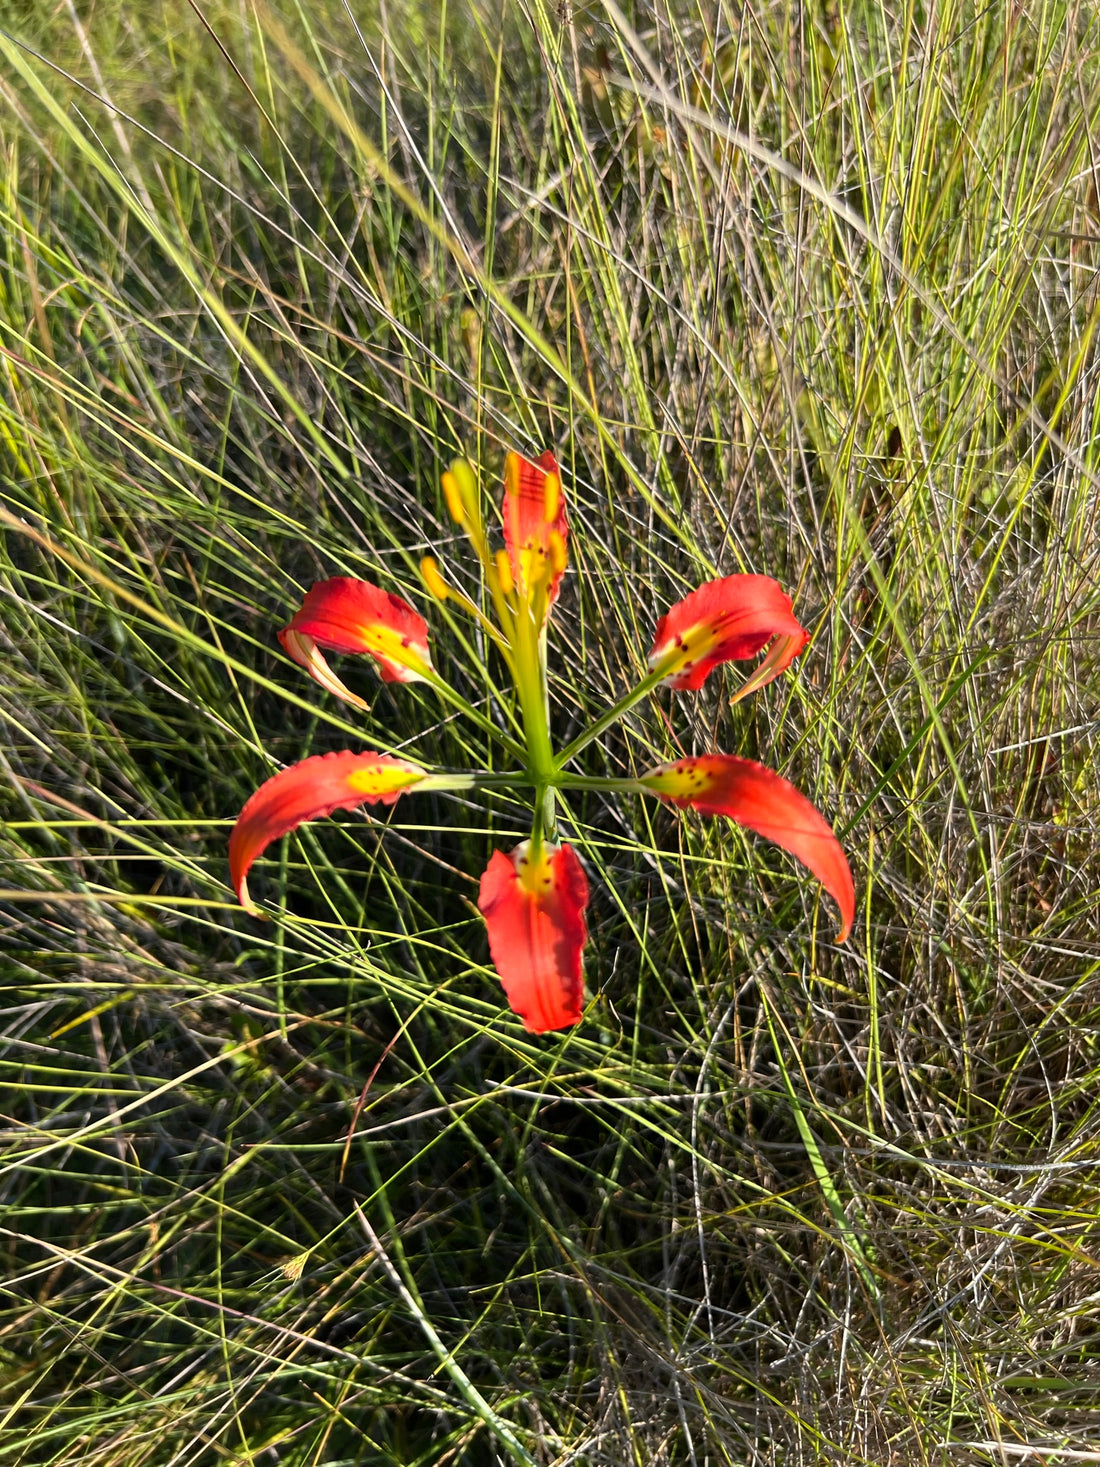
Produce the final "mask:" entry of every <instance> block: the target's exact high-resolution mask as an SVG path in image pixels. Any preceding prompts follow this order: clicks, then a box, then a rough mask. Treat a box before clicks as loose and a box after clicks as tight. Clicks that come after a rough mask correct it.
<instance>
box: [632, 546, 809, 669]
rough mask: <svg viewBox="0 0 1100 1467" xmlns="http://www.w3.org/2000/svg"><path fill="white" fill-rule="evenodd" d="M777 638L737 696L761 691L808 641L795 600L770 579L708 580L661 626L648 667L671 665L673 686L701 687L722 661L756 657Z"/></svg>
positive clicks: (764, 577)
mask: <svg viewBox="0 0 1100 1467" xmlns="http://www.w3.org/2000/svg"><path fill="white" fill-rule="evenodd" d="M773 637H774V638H775V639H776V640H775V645H774V646H773V647H772V649H771V651H770V652H769V653H768V656H767V657H766V658H765V659H764V662H763V663H762V664H761V666H760V667H759V668H758V669H757V672H756V673H755V674H754V675H753V676H752V677H751V678H750V679H749V682H748V683H747V684H746V685H745V687H743V688H742V689H741V690H740V692H739V693H738V695H737V696H738V698H741V697H744V695H745V694H746V693H747V692H752V691H755V689H757V688H762V687H763V686H764V684H765V683H769V682H771V680H772V678H775V677H778V676H779V674H780V673H781V672H783V670H784V669H785V668H787V667H789V666H790V664H791V663H792V662H793V661H794V659H795V658H796V657H797V656H798V654H799V653H800V652H801V651H802V649H803V647H805V645H806V643H807V642H808V641H809V640H810V635H809V633H808V632H807V631H806V630H805V628H804V627H802V626H800V624H799V622H798V621H797V619H796V618H795V615H794V613H793V612H792V610H791V598H790V597H789V596H788V595H787V594H786V592H785V591H784V590H783V589H782V587H781V586H780V584H779V582H778V581H773V580H772V578H771V577H770V576H749V575H736V576H726V577H725V578H724V579H723V580H720V581H705V582H704V583H703V585H701V586H700V587H699V589H698V590H697V591H693V592H692V593H691V595H690V596H685V597H684V599H683V600H682V601H677V603H676V605H675V606H673V607H672V608H671V609H670V610H669V611H667V612H665V614H664V616H662V617H661V620H660V621H659V622H658V623H657V631H656V634H655V636H654V638H653V649H652V651H651V652H650V654H649V665H650V667H651V668H653V669H654V670H656V669H657V668H658V667H661V666H664V665H666V664H667V666H668V676H667V677H666V678H665V679H664V681H665V682H666V683H667V685H668V686H669V687H670V688H685V689H691V690H694V689H696V688H701V687H702V686H703V684H704V682H706V680H707V676H708V674H709V673H710V671H711V669H712V668H714V667H717V666H718V664H719V663H720V662H730V661H733V660H740V659H741V658H745V657H755V656H756V654H757V653H758V652H759V651H760V649H761V648H762V647H764V646H765V645H766V644H767V643H768V642H770V641H771V640H772V638H773Z"/></svg>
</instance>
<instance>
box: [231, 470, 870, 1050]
mask: <svg viewBox="0 0 1100 1467" xmlns="http://www.w3.org/2000/svg"><path fill="white" fill-rule="evenodd" d="M504 486H505V488H504V499H503V504H502V509H501V527H502V531H503V539H504V546H503V548H502V549H498V550H495V551H494V550H493V549H492V547H491V545H490V535H489V532H488V531H487V530H486V527H485V524H484V521H483V518H482V512H481V496H480V491H479V488H478V483H477V479H476V476H475V475H474V471H473V469H472V468H471V467H470V465H469V464H467V463H465V462H464V461H462V460H459V461H458V462H456V463H455V464H453V465H452V466H451V469H450V470H449V471H448V472H447V473H446V474H444V476H443V493H444V498H445V500H446V503H447V507H448V510H449V511H450V514H451V516H452V518H453V519H454V520H455V522H456V523H457V524H458V525H460V526H462V528H463V529H464V530H465V532H466V535H467V537H468V539H469V540H470V543H471V545H472V546H473V548H474V551H475V552H476V554H477V556H478V559H479V561H480V562H481V568H482V575H483V579H484V583H485V588H486V595H487V601H488V603H489V604H488V606H479V605H477V604H476V603H475V602H474V601H472V600H471V599H470V598H469V597H468V596H466V595H465V594H464V593H463V592H461V591H459V590H458V589H457V588H455V587H454V586H452V585H450V584H449V583H448V582H447V581H446V580H445V578H444V576H443V574H442V572H441V571H440V569H439V566H438V565H437V564H436V562H435V561H434V560H432V559H430V558H426V559H425V560H423V561H422V562H421V567H420V570H421V577H422V579H423V581H424V584H425V586H426V588H427V590H428V591H429V592H430V594H431V595H432V596H433V597H434V598H435V599H436V600H438V601H445V600H450V601H452V602H453V603H454V604H455V605H456V606H457V607H459V608H460V609H461V610H463V611H464V612H466V613H467V614H468V615H470V616H471V617H473V618H474V619H476V620H477V622H478V623H479V624H480V625H481V627H482V628H483V630H484V631H485V632H487V633H488V635H489V637H490V638H491V639H492V641H493V643H494V644H495V645H496V647H497V648H498V650H499V651H500V653H501V655H502V656H503V658H504V660H505V662H506V663H507V665H508V668H509V671H510V672H511V674H512V677H513V679H514V683H515V691H516V702H517V704H518V711H519V714H520V718H521V721H522V726H523V732H524V743H523V746H522V748H517V745H516V744H515V743H513V742H512V741H511V740H510V739H508V738H505V737H503V736H501V735H500V734H499V730H498V729H497V726H496V725H495V724H494V723H493V722H492V721H491V720H490V719H488V718H487V717H486V716H485V714H484V713H483V712H481V711H480V710H477V709H475V708H473V707H471V706H470V705H468V704H466V703H465V701H464V700H463V699H462V698H461V697H460V696H459V694H457V693H456V692H455V691H454V690H453V689H451V688H450V686H449V685H448V684H447V683H446V682H444V680H443V679H442V678H441V677H440V676H439V674H438V672H437V671H436V669H435V668H434V666H433V664H432V660H431V656H430V653H429V647H428V628H427V623H426V622H425V620H424V618H423V617H422V616H421V615H420V613H419V612H418V611H416V610H415V609H414V608H413V607H412V606H410V605H409V604H408V602H406V601H403V600H402V599H401V598H400V597H398V596H395V595H393V594H392V593H390V592H386V591H384V590H382V589H381V587H378V586H374V585H371V584H370V583H369V582H366V581H360V580H356V579H354V578H352V577H347V576H338V577H334V578H333V579H331V580H327V581H321V582H319V583H318V584H316V585H315V586H314V587H313V588H312V590H310V592H309V593H308V595H307V596H306V598H305V601H304V602H303V604H302V607H301V609H300V610H299V611H298V612H297V613H296V615H295V616H294V617H293V618H292V619H291V621H290V622H289V624H288V625H287V626H286V627H285V628H284V629H283V630H282V631H281V632H280V633H279V637H280V641H281V642H282V645H283V647H284V649H285V650H286V652H287V653H288V654H289V655H290V656H291V657H292V658H293V659H294V661H295V662H298V663H299V664H300V665H301V666H302V667H304V668H305V669H306V671H307V672H308V673H309V674H310V676H311V677H313V678H314V679H316V681H317V682H318V683H320V685H321V686H322V687H324V688H325V689H327V690H328V691H329V692H331V693H333V694H335V695H336V696H337V697H339V698H343V699H344V700H345V701H347V702H350V703H352V704H353V705H355V706H357V707H361V708H365V707H366V706H367V705H366V703H365V702H364V701H363V699H361V698H360V697H358V695H356V694H354V693H352V692H351V691H350V690H349V689H348V688H346V687H345V686H344V684H343V683H342V682H341V681H340V679H339V678H338V677H337V676H336V674H335V673H334V672H333V670H332V669H331V668H330V667H329V665H328V663H327V662H326V661H325V659H324V657H323V656H322V652H321V649H324V650H326V651H337V652H359V653H364V654H365V655H366V656H368V657H370V658H371V659H373V661H374V662H375V664H376V665H377V668H378V671H379V673H380V675H381V676H382V678H383V679H384V680H385V681H387V682H413V681H421V682H426V683H429V684H430V685H431V686H432V687H434V688H435V689H436V691H437V692H438V693H439V694H440V695H441V696H443V697H444V698H446V699H447V700H448V701H450V702H451V703H452V704H454V705H456V706H458V707H461V708H463V709H464V710H465V711H466V712H467V713H468V714H469V715H470V716H471V717H474V718H476V719H477V721H478V722H479V723H480V724H481V725H482V727H483V728H485V729H487V730H488V731H489V732H492V733H494V734H496V735H497V736H498V737H502V738H503V741H504V742H505V744H506V745H507V747H508V748H509V750H510V751H512V752H518V753H519V754H520V755H521V756H522V759H523V763H524V767H523V769H522V770H517V771H516V772H515V773H513V774H487V773H484V774H478V773H472V772H471V773H457V774H456V773H446V772H433V771H430V770H427V769H425V768H423V767H422V766H421V765H418V764H413V763H410V762H409V761H407V760H404V759H398V758H395V757H393V756H391V755H388V754H385V753H375V752H364V753H359V754H356V753H353V752H350V751H346V750H345V751H342V752H339V753H333V754H324V755H318V756H314V757H313V758H310V759H305V760H303V761H302V762H301V763H300V764H295V765H293V766H292V767H290V768H289V769H284V770H283V771H282V772H281V773H279V774H276V775H275V776H274V777H273V778H271V779H269V780H268V781H267V783H266V784H264V785H262V786H261V787H260V788H259V789H258V790H257V791H256V793H255V794H254V795H253V796H252V798H251V799H250V800H249V801H248V803H247V804H246V805H245V807H244V809H243V810H242V811H241V814H240V816H239V818H238V820H237V823H236V825H235V827H234V829H233V833H232V835H231V837H230V843H229V854H230V870H231V875H232V879H233V885H234V887H235V889H236V891H237V894H238V896H239V898H240V900H241V902H242V903H243V904H244V905H245V906H246V907H248V908H249V909H250V910H254V908H252V906H251V903H250V900H249V896H248V886H247V877H248V872H249V869H250V868H251V866H252V863H253V862H254V861H255V860H256V859H257V858H258V857H259V856H260V855H261V854H262V852H263V851H264V850H265V849H266V848H267V846H268V845H269V844H270V843H271V842H272V841H273V840H276V839H277V838H278V837H279V836H282V835H286V834H287V833H288V832H290V831H292V830H294V829H295V828H296V827H297V826H298V825H300V824H302V822H303V821H306V820H313V819H317V818H319V817H321V816H325V815H331V814H333V813H334V812H335V811H337V810H351V809H356V808H358V807H360V806H362V805H365V804H371V803H381V804H385V805H391V804H393V802H394V801H395V800H396V799H397V798H398V796H399V795H401V794H403V793H405V792H406V791H410V790H415V789H421V790H423V789H437V790H439V789H443V790H446V789H471V788H477V787H495V788H501V787H514V786H521V787H527V788H532V789H533V791H534V798H533V821H532V828H531V835H530V837H529V838H528V839H527V840H525V841H522V842H521V843H520V844H519V845H518V846H516V847H515V848H514V849H513V850H512V851H510V852H507V853H506V852H504V851H494V852H493V854H492V857H491V859H490V861H489V865H488V867H487V868H486V870H485V872H484V874H483V876H482V878H481V884H480V889H479V896H478V907H479V910H480V911H481V914H482V916H483V917H484V919H485V925H486V928H487V931H488V938H489V952H490V955H491V957H492V960H493V963H494V965H495V967H496V970H497V973H498V975H499V977H500V980H501V983H502V984H503V987H504V991H505V994H506V996H507V998H508V1002H509V1004H510V1005H511V1007H512V1009H513V1010H514V1012H515V1013H516V1014H518V1015H519V1017H520V1018H521V1019H522V1021H523V1024H524V1027H525V1028H526V1029H528V1030H529V1031H530V1032H532V1033H536V1034H542V1033H547V1032H550V1031H552V1030H556V1029H564V1028H568V1027H569V1026H571V1025H573V1024H575V1023H576V1022H577V1021H578V1019H579V1018H580V1017H581V1012H582V1009H583V1002H584V980H583V973H582V955H583V950H584V945H585V942H586V939H587V925H586V920H585V912H586V908H587V905H588V882H587V879H586V877H585V874H584V869H583V867H582V866H581V863H580V860H579V859H578V857H577V854H576V852H575V851H574V850H573V848H572V847H571V846H570V845H568V844H567V843H565V842H559V841H557V839H556V835H555V828H554V827H555V792H556V790H557V789H559V788H560V787H561V786H563V785H565V784H573V785H577V784H580V785H582V786H583V787H585V788H600V787H606V788H608V789H615V790H619V791H623V790H635V791H637V792H638V793H642V794H650V795H655V796H657V798H658V799H661V800H663V801H664V802H665V803H666V804H669V805H673V806H675V807H677V808H680V809H693V810H695V811H697V812H698V813H700V814H703V815H724V816H726V817H727V818H729V819H731V820H734V821H736V822H737V823H738V824H739V825H742V826H744V827H745V828H746V829H747V830H752V831H754V832H755V833H756V834H758V835H761V836H763V837H765V838H766V839H768V840H771V841H774V842H775V843H776V844H777V845H780V846H782V847H783V848H784V849H785V850H787V851H789V852H790V853H791V854H792V855H793V856H795V857H797V859H798V860H800V861H801V862H802V863H803V865H805V866H806V867H808V869H809V870H810V871H812V872H813V874H814V875H815V876H816V877H817V878H818V880H819V881H820V882H821V883H822V885H823V886H824V887H825V889H826V891H828V892H829V893H830V895H831V896H832V897H833V898H834V899H835V901H836V902H837V905H838V906H839V908H840V916H841V929H840V933H839V939H840V940H841V941H843V939H844V938H845V937H847V935H848V932H849V931H850V929H851V926H852V922H853V919H854V914H855V888H854V886H853V883H852V874H851V870H850V868H849V866H848V861H847V858H846V857H845V855H844V852H843V850H842V848H841V846H840V843H839V842H838V841H837V839H836V837H835V835H834V834H833V832H832V830H831V828H830V826H829V824H828V822H827V821H826V820H825V818H824V816H822V815H821V814H820V813H819V812H818V811H817V810H816V809H815V807H814V806H813V805H812V804H811V803H810V801H809V800H807V798H806V797H805V795H803V794H801V793H800V792H799V791H798V790H797V789H796V788H795V787H794V786H793V785H792V784H790V783H789V782H788V781H787V780H785V779H783V778H782V777H781V776H780V775H778V774H776V773H775V772H774V770H771V769H767V768H766V767H765V766H764V765H762V764H757V763H755V762H754V761H752V760H750V759H742V758H739V757H737V756H735V755H732V754H705V755H702V756H700V757H697V758H690V759H680V760H677V761H675V762H674V763H671V764H662V765H659V766H658V767H657V768H656V769H651V770H650V771H649V772H648V773H646V774H644V775H642V776H640V777H639V778H638V779H636V780H601V779H596V778H593V779H587V778H585V779H578V777H576V776H570V775H567V774H566V773H565V766H566V764H567V763H568V762H569V761H570V760H572V759H573V758H574V757H575V756H576V755H577V754H578V753H579V752H580V751H581V750H582V749H583V748H584V747H585V746H586V745H587V744H589V743H590V742H592V740H593V739H595V738H597V737H598V736H599V735H600V734H601V733H602V732H603V731H604V730H605V729H606V728H608V727H610V726H611V724H612V723H613V722H615V721H616V720H617V719H619V718H621V717H622V716H623V714H624V713H626V712H627V711H628V710H629V709H630V708H632V707H633V706H634V705H635V704H636V703H638V702H639V701H640V700H641V699H642V698H643V697H645V696H647V695H648V694H649V693H652V692H653V691H654V690H655V689H656V688H658V687H660V686H662V685H664V686H667V687H670V688H672V689H676V690H685V691H693V690H696V689H698V688H700V687H702V685H703V683H704V682H705V681H706V679H707V677H708V676H709V675H710V673H711V672H712V671H713V670H714V668H716V667H718V666H719V665H720V664H721V663H724V662H731V661H739V660H745V659H749V658H752V657H755V656H757V654H758V653H760V652H762V651H763V652H764V654H765V655H764V657H763V658H762V659H761V661H760V663H759V664H758V666H757V667H756V669H755V670H754V671H753V672H752V673H751V674H750V675H749V677H747V678H746V679H745V680H744V681H743V682H742V684H741V686H740V688H739V689H738V690H737V691H736V692H735V694H734V695H733V698H732V699H731V701H732V702H737V701H738V699H740V698H743V697H745V696H746V695H747V694H749V693H751V692H754V691H756V690H757V689H758V688H762V687H764V686H765V685H766V684H767V683H769V682H770V681H771V680H772V679H773V678H775V677H778V676H779V675H780V674H781V673H782V672H783V671H785V670H786V668H788V667H789V666H790V664H791V663H792V662H793V660H794V658H795V657H797V656H798V654H799V653H800V652H801V651H802V649H803V648H804V647H805V645H806V642H807V641H808V640H809V638H808V633H807V632H806V631H805V629H804V628H803V627H802V626H801V625H800V624H799V622H798V620H797V619H796V618H795V615H794V612H793V609H792V606H791V601H790V598H789V597H788V596H787V595H786V593H785V592H784V591H783V590H782V588H781V587H780V586H779V585H778V583H777V582H776V581H773V580H772V579H771V578H770V577H769V576H758V575H733V576H725V577H723V578H722V579H720V580H714V581H708V582H706V583H705V584H704V585H702V586H700V587H699V588H698V589H697V590H695V591H693V592H692V593H691V594H690V595H689V596H685V597H684V598H683V600H681V601H679V602H677V603H676V605H675V606H673V607H671V608H670V609H669V610H668V611H667V612H666V613H665V614H664V615H663V616H662V617H661V618H660V620H659V621H658V623H657V627H656V632H655V635H654V640H653V646H652V648H651V650H650V654H649V673H648V675H647V676H646V677H644V678H643V679H642V680H641V682H640V683H639V684H638V685H637V686H636V687H635V688H633V689H632V690H631V691H630V692H629V693H627V694H626V695H625V696H624V697H623V698H621V699H620V700H619V701H618V702H617V703H616V704H615V705H614V706H613V707H612V708H610V709H608V710H607V712H606V713H605V714H603V715H602V716H601V717H600V718H597V719H596V721H595V722H594V723H593V724H592V725H591V726H590V727H589V728H588V729H586V730H585V732H584V733H583V734H581V735H580V736H579V737H578V738H576V739H574V740H573V742H572V743H571V744H569V745H567V746H566V748H565V749H563V750H561V751H560V752H557V753H555V751H554V748H553V745H552V742H551V738H550V727H549V715H548V704H547V694H546V663H545V657H546V636H545V633H546V622H547V619H548V617H549V615H550V611H551V609H552V608H553V605H554V603H555V601H556V600H557V598H558V594H559V592H560V589H561V582H562V577H563V575H564V573H565V568H566V560H567V544H568V533H569V531H568V522H567V517H566V509H565V500H564V496H563V494H562V487H561V475H560V473H559V470H558V465H557V461H556V459H555V458H554V455H553V454H552V453H549V452H546V453H544V454H542V456H541V457H540V458H538V459H535V460H532V459H526V458H523V457H521V456H520V455H519V454H515V453H511V454H509V455H508V457H507V460H506V463H505V471H504ZM765 649H766V650H765Z"/></svg>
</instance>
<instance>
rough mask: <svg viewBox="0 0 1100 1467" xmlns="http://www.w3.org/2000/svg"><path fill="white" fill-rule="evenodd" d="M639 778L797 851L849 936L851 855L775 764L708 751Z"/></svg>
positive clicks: (668, 797) (677, 801)
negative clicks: (831, 901) (832, 903)
mask: <svg viewBox="0 0 1100 1467" xmlns="http://www.w3.org/2000/svg"><path fill="white" fill-rule="evenodd" d="M640 783H641V784H642V785H643V786H644V787H645V788H646V789H647V790H648V791H649V792H650V793H651V794H654V795H657V796H659V798H660V799H662V800H664V801H666V802H667V803H668V804H670V805H678V806H679V807H680V809H689V808H690V809H692V810H698V811H699V813H700V814H701V815H726V816H728V817H729V819H730V820H736V821H737V823H738V825H743V826H745V827H746V829H748V830H754V831H755V832H756V834H757V835H762V836H763V837H764V839H765V840H771V841H774V842H775V843H776V845H777V846H782V847H783V849H784V850H786V851H790V853H791V855H792V856H797V857H798V859H799V860H800V861H801V862H802V864H803V865H804V866H808V867H809V869H810V870H811V871H812V872H813V874H814V875H815V876H816V877H817V879H818V880H819V881H820V882H821V884H822V886H823V887H824V888H825V890H826V891H827V892H828V893H829V894H830V895H831V896H832V897H834V898H835V900H836V902H837V904H838V906H839V907H840V919H841V930H840V932H839V934H838V936H837V941H838V942H843V941H844V939H845V938H846V937H847V936H848V933H849V932H850V931H851V928H852V922H853V920H854V918H855V911H856V893H855V885H854V883H853V881H852V871H851V867H850V866H849V865H848V858H847V857H846V856H845V854H844V851H843V849H842V848H841V845H840V842H839V841H838V840H837V838H836V836H835V835H834V834H833V832H832V829H831V827H830V825H829V823H828V821H827V820H826V819H825V817H824V816H823V815H822V814H821V813H820V812H819V811H818V810H817V809H816V808H815V807H814V806H813V805H811V803H810V802H809V800H808V799H807V798H806V796H805V795H804V794H802V793H801V791H799V790H796V789H795V787H794V785H793V784H790V783H789V782H788V781H787V780H785V779H783V778H782V776H781V775H778V774H776V772H775V770H774V769H768V768H766V767H765V766H764V765H763V764H756V763H754V762H753V760H751V759H739V758H737V757H736V755H734V754H704V755H703V756H702V758H699V759H679V760H677V762H676V763H675V764H662V765H660V766H659V767H658V768H657V769H651V770H650V771H649V773H648V774H644V775H643V776H642V778H641V781H640Z"/></svg>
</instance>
